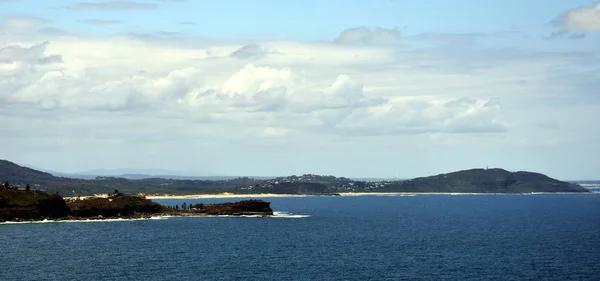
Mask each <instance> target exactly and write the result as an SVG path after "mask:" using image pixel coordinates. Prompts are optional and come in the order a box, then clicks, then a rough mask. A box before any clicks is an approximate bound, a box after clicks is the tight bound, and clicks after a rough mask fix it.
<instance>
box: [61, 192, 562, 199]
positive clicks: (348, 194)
mask: <svg viewBox="0 0 600 281" xmlns="http://www.w3.org/2000/svg"><path fill="white" fill-rule="evenodd" d="M337 194H339V196H346V197H351V196H415V195H515V194H519V195H535V194H538V195H539V194H563V193H555V192H531V193H463V192H341V193H337ZM564 194H571V193H564ZM139 195H143V194H139ZM312 196H333V195H318V194H275V193H254V194H233V193H228V192H225V193H218V194H188V195H169V194H164V195H145V197H146V198H147V199H202V198H273V197H312ZM90 197H94V196H79V197H65V199H66V200H77V199H85V198H90Z"/></svg>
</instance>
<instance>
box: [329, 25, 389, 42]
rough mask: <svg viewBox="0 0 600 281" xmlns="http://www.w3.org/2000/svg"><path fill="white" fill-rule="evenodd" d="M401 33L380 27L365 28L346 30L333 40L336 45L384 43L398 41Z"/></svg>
mask: <svg viewBox="0 0 600 281" xmlns="http://www.w3.org/2000/svg"><path fill="white" fill-rule="evenodd" d="M400 37H401V33H400V30H399V29H398V28H394V29H388V28H382V27H375V28H368V27H365V26H359V27H353V28H348V29H346V30H344V31H342V32H341V33H340V35H338V37H337V38H335V40H334V41H335V42H336V43H341V44H352V43H385V42H394V41H397V40H400Z"/></svg>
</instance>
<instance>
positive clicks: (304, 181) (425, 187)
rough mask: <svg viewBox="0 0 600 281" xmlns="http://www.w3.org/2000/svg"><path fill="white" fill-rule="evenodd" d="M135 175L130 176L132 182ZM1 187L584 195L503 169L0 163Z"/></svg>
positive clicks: (576, 188)
mask: <svg viewBox="0 0 600 281" xmlns="http://www.w3.org/2000/svg"><path fill="white" fill-rule="evenodd" d="M136 176H139V175H135V176H133V177H136ZM0 181H8V182H10V184H12V185H19V186H24V185H25V184H30V185H31V187H32V189H38V190H43V191H51V192H59V193H60V194H61V195H63V196H76V195H91V194H100V193H110V192H112V191H114V190H115V189H118V190H120V191H123V192H128V193H146V194H201V193H202V194H211V193H222V192H231V193H239V194H249V193H277V194H331V193H340V192H457V193H460V192H463V193H464V192H468V193H528V192H589V190H588V189H585V188H583V187H581V186H580V185H578V184H574V183H568V182H564V181H559V180H556V179H552V178H550V177H548V176H546V175H543V174H539V173H532V172H509V171H506V170H503V169H472V170H464V171H458V172H453V173H448V174H440V175H435V176H430V177H421V178H415V179H411V180H398V181H390V180H383V181H365V180H363V181H361V180H353V179H349V178H344V177H334V176H321V175H311V174H305V175H301V176H296V175H294V176H289V177H278V178H272V179H256V178H249V177H239V178H223V179H176V178H158V177H152V178H145V177H142V178H139V179H135V178H133V179H132V178H129V179H128V178H124V177H112V176H98V177H95V178H93V179H76V178H67V177H57V176H53V175H51V174H49V173H45V172H40V171H37V170H34V169H31V168H27V167H23V166H19V165H17V164H14V163H12V162H9V161H6V160H0Z"/></svg>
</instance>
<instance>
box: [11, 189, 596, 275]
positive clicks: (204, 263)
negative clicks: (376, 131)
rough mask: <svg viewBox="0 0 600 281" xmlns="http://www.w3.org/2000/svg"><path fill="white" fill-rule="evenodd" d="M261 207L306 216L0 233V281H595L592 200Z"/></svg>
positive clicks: (51, 226)
mask: <svg viewBox="0 0 600 281" xmlns="http://www.w3.org/2000/svg"><path fill="white" fill-rule="evenodd" d="M232 200H238V198H236V199H202V200H157V201H159V202H161V203H167V204H181V203H182V202H184V201H186V202H188V203H190V202H194V203H195V202H200V201H203V202H205V203H210V202H221V201H232ZM267 200H269V201H271V202H272V207H273V209H274V210H275V211H278V212H285V213H290V214H293V215H305V216H293V215H292V216H288V217H287V218H286V216H285V215H283V217H279V218H223V217H213V218H167V219H161V220H138V221H118V222H73V223H64V222H62V223H37V224H9V225H0V280H179V281H181V280H600V194H573V195H568V194H558V195H460V196H452V195H417V196H359V197H293V198H267Z"/></svg>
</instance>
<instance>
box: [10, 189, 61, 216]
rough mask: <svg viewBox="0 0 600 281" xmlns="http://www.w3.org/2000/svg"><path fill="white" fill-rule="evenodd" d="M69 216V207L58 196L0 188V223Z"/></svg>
mask: <svg viewBox="0 0 600 281" xmlns="http://www.w3.org/2000/svg"><path fill="white" fill-rule="evenodd" d="M69 214H70V210H69V207H68V206H67V204H66V203H65V201H64V200H63V198H62V197H60V196H59V195H56V194H51V193H46V192H41V191H26V190H19V189H17V188H10V187H2V188H0V221H11V220H23V219H24V220H31V219H55V218H61V217H66V216H68V215H69Z"/></svg>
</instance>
